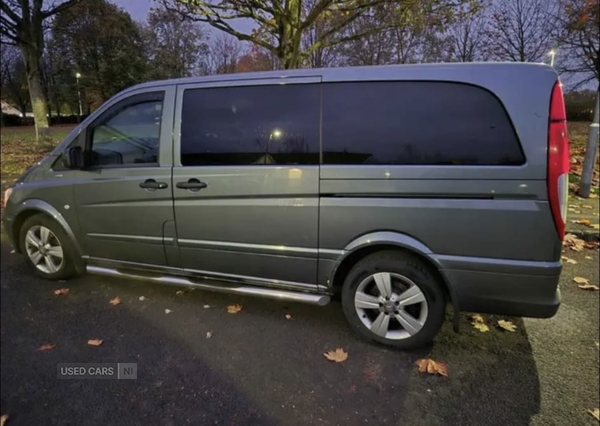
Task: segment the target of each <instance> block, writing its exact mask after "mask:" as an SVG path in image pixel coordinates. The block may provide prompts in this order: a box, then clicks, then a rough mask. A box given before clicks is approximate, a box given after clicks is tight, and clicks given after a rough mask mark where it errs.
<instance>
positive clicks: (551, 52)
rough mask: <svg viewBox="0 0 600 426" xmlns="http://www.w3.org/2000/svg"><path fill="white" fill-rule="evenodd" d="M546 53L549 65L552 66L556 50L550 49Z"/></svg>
mask: <svg viewBox="0 0 600 426" xmlns="http://www.w3.org/2000/svg"><path fill="white" fill-rule="evenodd" d="M548 55H550V66H551V67H553V66H554V57H555V56H556V50H554V49H552V50H551V51H550V52H548Z"/></svg>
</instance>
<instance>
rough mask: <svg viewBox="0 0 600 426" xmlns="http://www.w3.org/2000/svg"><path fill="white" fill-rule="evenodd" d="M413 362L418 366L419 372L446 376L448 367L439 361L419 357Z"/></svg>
mask: <svg viewBox="0 0 600 426" xmlns="http://www.w3.org/2000/svg"><path fill="white" fill-rule="evenodd" d="M415 364H417V367H419V373H427V374H439V375H440V376H444V377H448V368H446V365H445V364H442V363H441V362H436V361H434V360H432V359H429V358H421V359H418V360H417V362H416V363H415Z"/></svg>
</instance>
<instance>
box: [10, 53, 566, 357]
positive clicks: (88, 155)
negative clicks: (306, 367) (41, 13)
mask: <svg viewBox="0 0 600 426" xmlns="http://www.w3.org/2000/svg"><path fill="white" fill-rule="evenodd" d="M568 172H569V150H568V140H567V132H566V119H565V107H564V102H563V94H562V88H561V84H560V82H559V80H558V77H557V74H556V72H555V71H554V70H553V68H551V67H549V66H546V65H542V64H522V63H471V64H427V65H402V66H378V67H356V68H334V69H304V70H293V71H273V72H264V73H248V74H234V75H215V76H208V77H198V78H186V79H179V80H169V81H157V82H150V83H145V84H141V85H138V86H135V87H132V88H130V89H127V90H125V91H123V92H121V93H119V94H118V95H116V96H114V97H113V98H112V99H110V100H109V101H107V102H106V103H105V104H104V105H103V106H102V107H100V108H99V109H98V110H97V111H95V112H94V113H93V114H92V115H91V116H90V117H88V118H87V119H86V120H85V121H84V122H82V123H81V124H80V125H79V126H78V127H77V128H75V129H74V130H73V131H72V132H71V134H70V135H69V136H68V137H67V138H66V139H65V140H64V141H63V142H62V143H61V144H60V145H59V146H58V147H57V148H56V149H55V150H54V151H53V152H52V153H51V154H50V155H49V156H48V157H46V158H45V159H44V160H42V161H41V162H39V163H38V164H36V165H35V166H33V167H32V168H30V169H29V170H28V171H27V172H26V173H25V174H24V175H23V176H21V177H20V178H19V180H18V181H17V183H16V184H15V185H14V187H12V188H11V189H9V190H8V191H7V192H6V194H5V202H6V207H5V215H4V227H5V230H6V232H7V233H8V235H9V238H10V239H11V242H12V244H13V245H14V248H15V250H16V251H17V252H19V253H22V254H23V255H24V257H25V259H26V260H27V262H28V263H29V264H30V265H31V267H32V269H33V271H35V272H36V273H37V274H38V275H40V276H42V277H45V278H48V279H51V280H56V279H67V278H69V277H71V276H74V275H75V274H78V273H83V272H85V271H87V272H88V273H94V274H101V275H107V276H117V277H130V278H141V279H144V280H148V281H155V282H160V283H165V284H175V285H185V286H193V287H198V288H202V289H209V290H217V291H225V292H231V293H237V294H247V295H256V296H263V297H271V298H275V299H287V300H293V301H298V302H307V303H312V304H316V305H325V304H327V303H328V302H329V301H330V298H331V297H332V296H334V295H338V294H339V295H341V304H342V308H343V311H344V313H345V315H346V317H347V319H348V322H349V323H350V325H351V327H352V328H354V329H355V330H356V331H357V332H359V333H360V334H361V335H362V336H364V337H366V338H368V339H371V340H373V341H376V342H379V343H382V344H387V345H391V346H395V347H398V348H404V349H407V348H414V347H418V346H421V345H423V344H425V343H427V342H430V341H431V340H432V339H433V337H434V336H435V335H436V333H437V332H438V330H439V328H440V326H441V325H442V322H443V321H444V318H445V312H446V308H447V305H448V304H451V305H452V306H453V308H454V313H455V314H454V325H455V328H457V327H458V319H459V314H460V312H461V311H463V312H464V311H469V312H481V313H493V314H503V315H514V316H525V317H538V318H548V317H551V316H553V315H554V314H555V313H556V311H557V310H558V307H559V305H560V291H559V289H558V280H559V275H560V272H561V268H562V264H561V260H560V259H561V241H562V239H563V235H564V232H565V217H566V208H567V203H566V197H567V188H568Z"/></svg>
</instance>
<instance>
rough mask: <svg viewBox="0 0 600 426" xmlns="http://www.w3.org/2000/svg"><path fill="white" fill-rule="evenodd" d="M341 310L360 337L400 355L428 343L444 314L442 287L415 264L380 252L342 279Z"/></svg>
mask: <svg viewBox="0 0 600 426" xmlns="http://www.w3.org/2000/svg"><path fill="white" fill-rule="evenodd" d="M342 307H343V309H344V314H345V316H346V319H347V320H348V322H349V323H350V325H351V326H352V328H354V329H355V330H356V331H357V332H358V333H360V334H361V335H362V336H363V337H365V338H367V339H369V340H373V341H376V342H378V343H382V344H384V345H388V346H394V347H397V348H400V349H414V348H418V347H421V346H423V345H425V344H427V343H429V342H431V341H432V340H433V338H434V336H435V335H436V334H437V333H438V331H439V329H440V327H441V325H442V323H443V321H444V316H445V312H446V297H445V293H444V290H443V288H442V283H440V282H438V280H437V279H436V277H435V276H434V275H433V274H432V273H431V271H430V269H429V268H428V267H427V266H426V265H425V264H423V262H421V261H420V260H419V259H418V258H416V257H414V256H412V255H410V254H405V253H403V252H399V251H398V252H396V251H385V252H378V253H374V254H372V255H369V256H367V257H365V258H364V259H362V260H361V261H360V262H358V263H357V264H356V265H355V266H354V267H353V268H352V270H351V271H350V273H349V274H348V276H347V277H346V279H345V282H344V287H343V289H342Z"/></svg>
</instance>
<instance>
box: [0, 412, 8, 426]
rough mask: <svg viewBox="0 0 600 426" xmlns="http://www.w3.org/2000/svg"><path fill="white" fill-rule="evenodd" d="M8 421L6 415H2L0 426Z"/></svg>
mask: <svg viewBox="0 0 600 426" xmlns="http://www.w3.org/2000/svg"><path fill="white" fill-rule="evenodd" d="M7 420H8V414H2V415H1V416H0V426H4V425H5V424H6V421H7Z"/></svg>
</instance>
